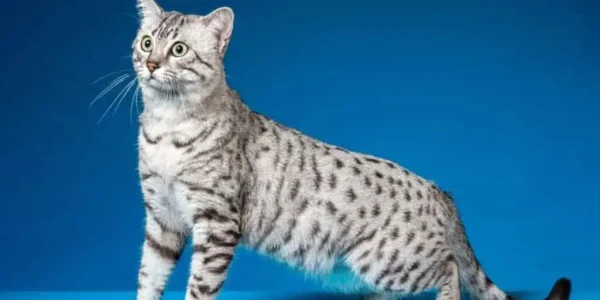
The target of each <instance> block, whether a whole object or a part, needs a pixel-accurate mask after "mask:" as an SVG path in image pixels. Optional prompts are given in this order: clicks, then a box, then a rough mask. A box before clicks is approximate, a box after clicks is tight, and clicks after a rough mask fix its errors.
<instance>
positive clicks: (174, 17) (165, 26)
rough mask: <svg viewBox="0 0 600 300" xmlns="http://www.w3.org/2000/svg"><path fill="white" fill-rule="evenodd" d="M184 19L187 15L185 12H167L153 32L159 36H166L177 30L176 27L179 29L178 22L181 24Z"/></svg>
mask: <svg viewBox="0 0 600 300" xmlns="http://www.w3.org/2000/svg"><path fill="white" fill-rule="evenodd" d="M184 19H185V15H183V14H180V13H167V14H166V16H165V17H164V18H163V19H162V21H161V22H160V24H158V27H157V28H156V29H155V30H154V32H153V33H152V34H154V35H155V36H156V37H157V38H161V39H162V38H166V37H167V36H169V35H170V34H172V33H174V32H175V29H177V27H176V26H177V25H176V24H180V23H181V20H184Z"/></svg>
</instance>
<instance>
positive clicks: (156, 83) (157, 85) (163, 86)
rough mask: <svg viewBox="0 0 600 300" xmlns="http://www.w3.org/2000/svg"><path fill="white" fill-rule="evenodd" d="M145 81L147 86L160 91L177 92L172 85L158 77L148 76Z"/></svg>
mask: <svg viewBox="0 0 600 300" xmlns="http://www.w3.org/2000/svg"><path fill="white" fill-rule="evenodd" d="M144 83H145V85H146V87H147V88H149V89H152V90H154V91H155V92H158V93H174V92H177V91H176V90H175V88H173V86H172V85H169V84H167V83H164V82H162V81H160V80H158V79H156V78H152V77H151V78H148V79H146V80H144Z"/></svg>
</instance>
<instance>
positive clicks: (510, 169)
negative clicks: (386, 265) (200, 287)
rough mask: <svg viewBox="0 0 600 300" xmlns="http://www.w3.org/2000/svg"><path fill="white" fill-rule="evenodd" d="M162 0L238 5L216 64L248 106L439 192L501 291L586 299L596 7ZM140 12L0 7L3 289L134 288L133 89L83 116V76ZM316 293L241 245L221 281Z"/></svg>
mask: <svg viewBox="0 0 600 300" xmlns="http://www.w3.org/2000/svg"><path fill="white" fill-rule="evenodd" d="M160 2H161V4H162V5H163V7H164V8H166V9H168V10H171V9H173V10H183V11H187V12H195V13H201V14H204V13H206V12H208V11H210V10H212V9H214V8H216V7H218V6H221V5H229V6H231V7H232V8H233V9H234V10H235V12H236V23H235V30H234V36H233V40H232V43H231V46H230V48H229V53H228V55H227V59H226V66H227V71H228V74H229V82H230V84H231V86H232V87H233V88H235V89H237V90H238V91H239V92H240V93H241V95H242V96H243V99H244V100H245V101H246V102H247V103H248V104H249V105H250V106H251V107H252V108H254V109H255V110H258V111H261V112H263V113H265V114H267V115H269V116H271V117H272V118H274V119H276V120H279V121H280V122H282V123H284V124H286V125H289V126H293V127H296V128H298V129H300V130H302V131H304V132H306V133H308V134H310V135H313V136H315V137H317V138H320V139H322V140H325V141H327V142H330V143H335V144H339V145H341V146H343V147H346V148H349V149H353V150H356V151H360V152H367V153H371V154H375V155H379V156H383V157H385V158H389V159H392V160H395V161H397V162H399V163H401V164H403V165H405V166H406V167H408V168H409V169H412V170H414V171H416V172H418V173H420V174H422V175H424V176H426V177H428V178H431V179H432V180H434V181H435V182H437V183H439V184H440V185H442V186H443V187H444V188H446V189H448V190H450V191H452V193H453V194H454V195H455V198H456V200H457V202H458V206H459V208H460V209H461V210H462V215H463V218H464V221H465V223H466V225H467V227H468V233H469V236H470V238H471V241H472V244H473V246H474V248H475V249H476V251H477V253H478V255H479V257H480V260H481V261H482V262H483V264H484V267H485V269H486V270H487V271H488V273H489V274H490V276H491V277H492V278H493V279H494V280H495V281H496V282H497V283H498V284H499V285H500V286H501V287H502V288H505V289H510V290H547V289H548V288H549V285H551V284H552V282H553V280H554V279H556V278H557V277H558V276H562V275H566V276H570V277H571V278H572V279H573V280H574V283H575V288H576V290H593V289H598V288H599V285H598V273H597V272H598V270H600V260H599V259H598V254H599V253H600V241H599V238H600V235H599V234H598V229H599V225H598V224H599V223H598V213H599V211H600V196H599V193H598V182H599V180H600V159H599V158H598V155H599V154H600V138H599V137H600V2H599V1H566V0H564V1H472V2H460V1H459V2H455V1H422V2H420V3H418V4H417V3H416V2H417V1H391V0H390V1H375V0H371V1H348V0H345V1H333V0H322V1H312V0H311V1H307V0H302V1H249V0H246V1H242V0H239V1H202V0H162V1H160ZM484 2H486V3H487V4H482V3H484ZM547 2H551V3H547ZM450 3H451V4H450ZM134 5H135V1H134V0H127V1H124V0H104V1H75V0H44V1H39V0H38V1H17V0H13V1H8V0H7V1H2V4H1V7H0V11H1V14H2V17H1V18H0V28H2V30H0V40H1V41H2V46H1V47H0V57H1V58H2V67H0V89H1V92H0V99H1V100H0V101H1V105H0V114H1V115H0V128H1V129H0V141H2V147H0V154H1V155H0V170H1V171H0V172H1V173H0V182H1V185H2V186H1V192H2V194H1V196H0V197H1V201H2V203H1V206H0V241H1V242H0V245H1V246H0V290H134V289H135V287H136V272H137V266H138V259H139V255H140V247H141V243H142V239H143V228H142V224H143V222H142V220H143V205H142V200H141V197H140V189H139V186H138V183H137V173H136V163H137V162H136V154H137V152H136V146H135V143H136V134H137V125H136V123H135V122H134V123H133V124H131V123H130V114H129V109H130V103H131V102H130V99H131V97H127V99H126V101H124V103H123V104H122V105H121V107H120V109H119V110H118V111H117V113H116V114H115V115H114V116H112V112H111V113H109V114H108V117H107V118H105V119H104V120H103V121H102V122H101V123H100V124H99V125H97V124H96V122H97V121H98V119H99V118H100V116H101V115H102V113H103V112H104V110H105V109H106V108H107V107H108V105H109V104H110V102H111V101H112V99H113V98H114V97H115V96H116V92H114V93H111V94H110V95H109V96H107V97H105V98H103V99H101V100H100V101H98V103H97V104H95V105H94V106H93V107H92V108H91V109H88V106H89V103H90V101H91V100H92V99H93V98H94V96H95V95H96V94H97V93H98V92H99V91H101V90H102V89H103V88H104V87H105V86H106V85H107V84H108V82H110V80H109V79H107V80H104V81H101V82H100V83H97V84H94V85H91V82H93V81H94V80H95V79H97V78H98V77H100V76H101V75H104V74H106V73H109V72H112V71H116V70H119V69H124V68H130V69H131V63H130V59H129V58H128V57H127V56H128V55H130V46H131V40H132V38H133V36H134V34H135V31H136V28H137V23H136V22H137V21H136V20H135V18H134V16H135V15H136V11H135V7H134ZM134 113H135V108H134ZM188 257H189V253H187V252H186V255H185V256H184V258H183V260H182V264H181V265H180V266H179V267H178V268H177V270H176V272H175V273H174V276H173V277H172V281H171V283H170V287H171V288H172V289H183V288H184V287H185V282H186V274H187V267H188V262H187V261H186V260H187V258H188ZM317 287H318V285H315V284H313V283H311V282H310V281H305V280H304V279H302V276H301V275H299V274H296V273H294V272H292V271H290V270H288V269H287V267H284V266H281V265H278V264H276V263H273V262H271V261H270V260H268V259H266V258H261V257H258V256H256V255H255V254H252V253H250V252H247V251H245V250H240V252H239V256H237V258H236V260H235V262H234V264H233V266H232V270H231V273H230V277H229V280H228V281H227V283H226V289H229V290H266V289H281V290H284V289H285V290H303V289H316V288H317Z"/></svg>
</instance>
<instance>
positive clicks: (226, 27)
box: [205, 7, 233, 58]
mask: <svg viewBox="0 0 600 300" xmlns="http://www.w3.org/2000/svg"><path fill="white" fill-rule="evenodd" d="M205 18H206V19H205V20H206V24H207V26H208V28H210V29H211V30H213V32H214V33H215V36H216V37H217V51H218V52H219V54H220V55H221V58H223V57H224V56H225V52H226V51H227V46H229V40H231V33H232V32H233V10H232V9H231V8H229V7H221V8H217V9H215V10H214V11H213V12H211V13H210V14H208V15H207V16H206V17H205Z"/></svg>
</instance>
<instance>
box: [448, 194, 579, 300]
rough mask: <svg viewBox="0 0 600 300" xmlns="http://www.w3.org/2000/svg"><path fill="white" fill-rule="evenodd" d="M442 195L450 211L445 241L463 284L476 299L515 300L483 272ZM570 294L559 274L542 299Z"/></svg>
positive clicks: (453, 210)
mask: <svg viewBox="0 0 600 300" xmlns="http://www.w3.org/2000/svg"><path fill="white" fill-rule="evenodd" d="M444 198H446V199H444V202H446V203H445V204H446V206H447V207H446V209H447V212H448V213H450V215H451V220H449V221H450V224H449V228H448V229H449V232H448V233H449V235H448V238H449V240H448V242H449V243H450V244H451V245H452V248H453V249H454V251H453V253H454V256H455V258H456V262H457V264H458V269H459V274H460V277H461V282H462V283H463V285H464V286H465V287H466V288H467V290H468V291H469V293H470V294H471V295H472V296H474V297H475V298H476V299H480V300H516V299H517V298H516V297H514V296H509V295H507V294H505V293H504V292H503V291H502V290H500V289H499V288H498V287H497V286H496V285H495V284H494V283H493V282H492V280H491V279H490V278H489V277H488V276H487V275H486V274H485V272H484V271H483V268H482V267H481V264H480V263H479V261H478V260H477V257H476V256H475V253H474V252H473V248H472V247H471V244H470V243H469V240H468V238H467V235H466V232H465V228H464V226H463V223H462V221H461V220H460V216H459V215H458V211H457V209H456V207H455V206H454V203H453V201H452V199H451V197H450V195H449V194H445V197H444ZM570 294H571V281H570V280H569V279H567V278H560V279H558V280H557V281H556V282H555V283H554V286H553V288H552V290H551V291H550V293H549V294H548V296H547V297H546V298H545V299H544V300H569V297H570ZM540 300H542V299H540Z"/></svg>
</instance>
